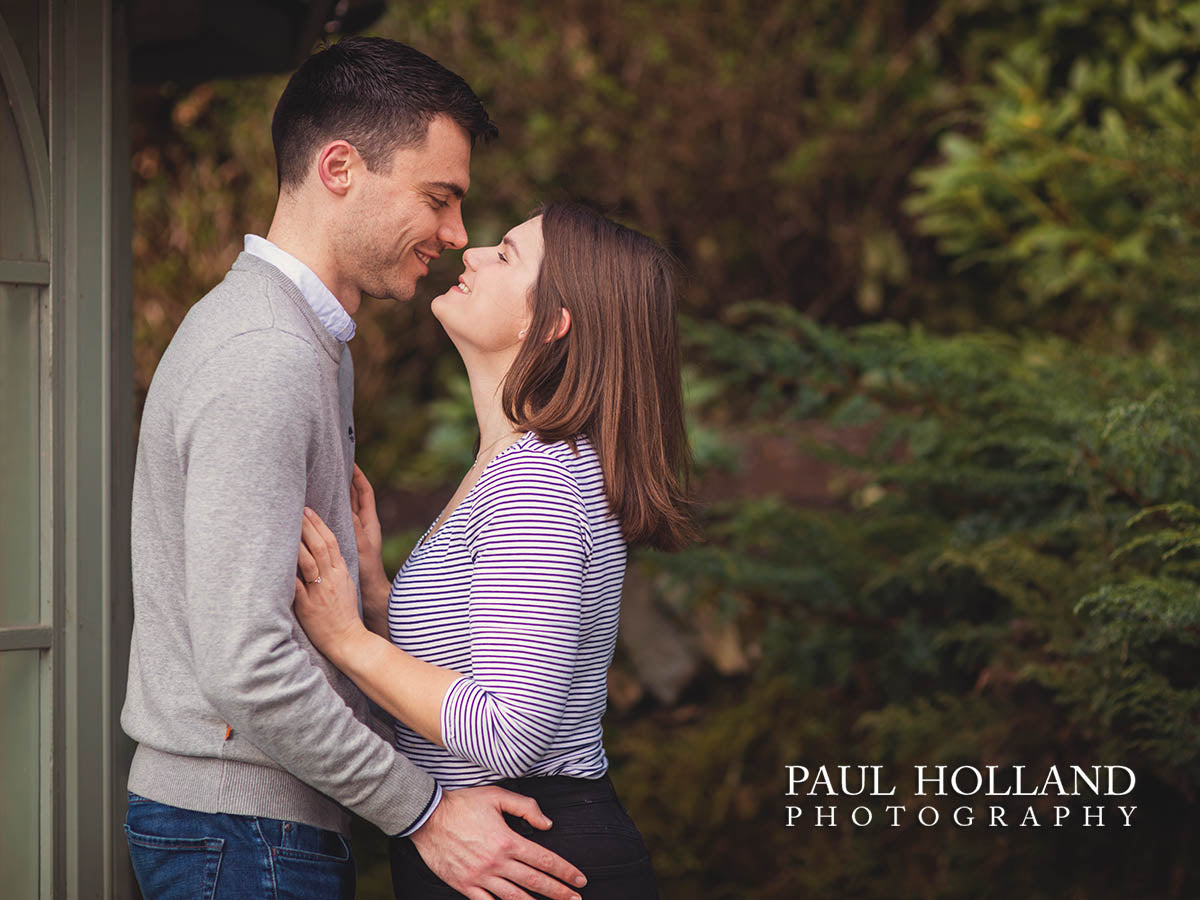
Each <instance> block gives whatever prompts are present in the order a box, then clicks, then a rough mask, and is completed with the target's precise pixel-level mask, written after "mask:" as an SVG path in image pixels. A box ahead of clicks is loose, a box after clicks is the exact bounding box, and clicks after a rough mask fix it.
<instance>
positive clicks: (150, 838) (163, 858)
mask: <svg viewBox="0 0 1200 900" xmlns="http://www.w3.org/2000/svg"><path fill="white" fill-rule="evenodd" d="M125 839H126V840H127V841H128V843H129V858H130V860H131V862H132V863H133V872H134V875H136V876H137V881H138V886H139V887H140V888H141V889H142V895H143V896H144V897H146V898H148V900H170V898H175V897H178V898H181V900H182V898H200V900H211V898H212V896H213V894H214V893H215V892H216V889H217V877H218V876H219V875H220V872H221V857H222V855H223V854H224V851H225V840H224V839H223V838H218V837H180V836H178V835H170V836H166V835H155V834H143V833H141V832H138V831H134V830H133V829H132V828H130V827H129V826H128V825H126V826H125Z"/></svg>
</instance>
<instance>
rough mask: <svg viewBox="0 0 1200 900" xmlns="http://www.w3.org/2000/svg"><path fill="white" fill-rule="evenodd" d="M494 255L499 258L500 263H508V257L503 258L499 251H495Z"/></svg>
mask: <svg viewBox="0 0 1200 900" xmlns="http://www.w3.org/2000/svg"><path fill="white" fill-rule="evenodd" d="M496 255H497V256H498V257H500V262H508V257H507V256H505V255H504V254H503V253H501V252H500V251H499V250H497V251H496Z"/></svg>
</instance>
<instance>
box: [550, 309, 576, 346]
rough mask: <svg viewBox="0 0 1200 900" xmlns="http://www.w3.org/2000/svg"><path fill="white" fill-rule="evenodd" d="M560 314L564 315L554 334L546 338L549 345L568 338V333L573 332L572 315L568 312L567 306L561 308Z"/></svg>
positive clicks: (560, 318)
mask: <svg viewBox="0 0 1200 900" xmlns="http://www.w3.org/2000/svg"><path fill="white" fill-rule="evenodd" d="M559 312H560V313H562V315H561V316H560V317H559V320H558V327H557V328H556V329H554V333H553V334H551V335H550V336H548V337H547V338H546V343H547V344H549V343H551V342H553V341H557V340H559V339H560V338H563V337H566V334H567V332H568V331H570V330H571V313H570V312H568V311H567V308H566V307H565V306H563V307H561V308H560V309H559Z"/></svg>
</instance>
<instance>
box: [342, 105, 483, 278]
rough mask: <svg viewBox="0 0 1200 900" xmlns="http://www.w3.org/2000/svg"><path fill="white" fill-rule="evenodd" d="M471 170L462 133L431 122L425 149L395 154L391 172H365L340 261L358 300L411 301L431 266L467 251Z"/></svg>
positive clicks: (449, 124) (443, 119) (441, 119)
mask: <svg viewBox="0 0 1200 900" xmlns="http://www.w3.org/2000/svg"><path fill="white" fill-rule="evenodd" d="M470 168H471V141H470V137H469V136H468V134H467V132H466V131H465V130H464V129H463V128H461V127H460V126H459V125H457V124H455V122H454V121H453V120H451V119H450V118H449V117H447V116H436V117H435V118H434V119H433V120H432V121H431V122H430V123H429V131H428V133H427V134H426V136H425V141H424V143H423V144H421V145H420V146H417V147H402V148H400V149H399V150H397V151H396V153H395V155H394V156H393V157H392V166H391V170H390V171H389V172H387V173H386V174H385V173H382V172H365V175H364V180H363V182H362V190H360V191H358V192H357V195H356V197H355V200H354V204H353V206H352V207H351V208H350V210H348V212H350V216H349V217H348V218H347V220H346V224H345V228H344V230H343V232H342V238H343V240H342V247H341V248H340V251H341V253H340V254H339V255H340V256H341V257H342V258H343V259H344V260H346V261H347V262H349V263H350V267H351V268H352V272H353V277H354V279H355V281H357V283H358V286H359V288H360V289H361V290H362V292H363V293H365V294H368V295H370V296H372V297H391V298H392V299H395V300H411V299H412V297H413V294H414V293H415V292H416V289H417V281H418V280H419V279H421V278H423V277H425V276H426V275H428V274H429V261H430V260H431V259H436V258H437V257H438V256H439V255H440V254H441V252H442V250H443V249H445V248H446V247H451V248H454V249H461V248H462V247H465V246H466V244H467V230H466V228H465V227H464V226H463V221H462V198H463V195H464V194H466V192H467V187H468V186H469V185H470V181H471V174H470Z"/></svg>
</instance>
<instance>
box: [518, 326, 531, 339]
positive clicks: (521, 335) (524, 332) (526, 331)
mask: <svg viewBox="0 0 1200 900" xmlns="http://www.w3.org/2000/svg"><path fill="white" fill-rule="evenodd" d="M527 334H529V329H528V328H522V329H521V330H520V331H519V332H517V337H519V338H521V339H522V340H523V339H524V338H525V335H527Z"/></svg>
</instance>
